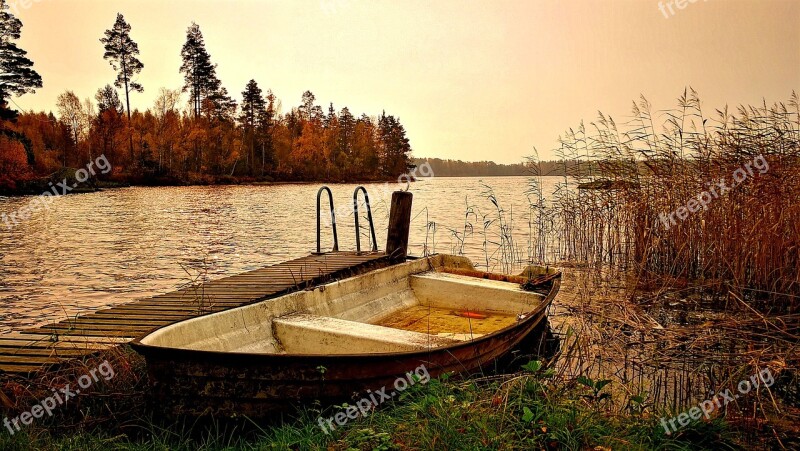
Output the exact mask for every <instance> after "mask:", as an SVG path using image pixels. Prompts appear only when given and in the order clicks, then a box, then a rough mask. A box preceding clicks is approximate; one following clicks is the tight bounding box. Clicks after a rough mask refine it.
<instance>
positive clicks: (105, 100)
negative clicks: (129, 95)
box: [94, 85, 124, 114]
mask: <svg viewBox="0 0 800 451" xmlns="http://www.w3.org/2000/svg"><path fill="white" fill-rule="evenodd" d="M94 99H95V100H97V109H98V110H99V114H102V113H103V112H104V111H106V110H113V111H116V112H118V113H122V112H123V111H124V110H123V109H122V102H121V101H120V100H119V94H117V90H116V89H114V88H112V87H111V85H106V86H105V87H103V88H100V89H98V90H97V94H95V95H94Z"/></svg>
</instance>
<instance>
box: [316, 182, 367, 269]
mask: <svg viewBox="0 0 800 451" xmlns="http://www.w3.org/2000/svg"><path fill="white" fill-rule="evenodd" d="M323 191H325V192H327V193H328V203H329V204H330V211H331V228H332V229H333V249H331V252H338V251H339V236H338V234H337V233H336V212H335V209H334V208H333V193H332V192H331V189H330V188H328V187H327V186H323V187H322V188H320V189H319V191H317V252H316V253H317V254H321V253H322V243H321V216H320V210H321V201H322V192H323ZM359 191H363V192H364V203H365V204H366V206H367V221H369V230H370V234H371V237H372V251H373V252H376V251H377V250H378V241H377V239H376V238H375V224H374V223H373V221H372V207H370V204H369V194H367V189H366V188H364V187H363V186H358V187H356V189H355V191H353V215H354V216H355V222H356V252H358V253H359V254H360V253H361V229H360V227H359V223H358V221H359V214H358V192H359Z"/></svg>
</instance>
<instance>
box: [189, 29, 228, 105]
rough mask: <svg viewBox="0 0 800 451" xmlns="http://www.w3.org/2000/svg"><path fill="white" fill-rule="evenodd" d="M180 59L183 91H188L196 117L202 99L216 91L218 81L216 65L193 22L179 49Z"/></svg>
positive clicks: (201, 34)
mask: <svg viewBox="0 0 800 451" xmlns="http://www.w3.org/2000/svg"><path fill="white" fill-rule="evenodd" d="M181 59H182V60H183V63H182V64H181V69H180V71H181V73H183V77H184V85H183V92H186V91H189V93H190V97H191V99H192V108H193V110H194V115H195V117H197V116H199V115H200V112H201V111H202V108H203V100H204V99H206V98H208V97H210V96H212V95H214V94H215V93H218V91H219V89H220V81H219V79H218V78H217V66H216V64H212V63H211V56H210V55H209V54H208V52H207V51H206V44H205V40H204V39H203V33H202V32H201V31H200V26H199V25H197V24H196V23H194V22H192V25H191V26H190V27H189V29H188V30H187V31H186V43H185V44H183V48H182V49H181Z"/></svg>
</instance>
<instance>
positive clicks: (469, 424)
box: [0, 362, 737, 451]
mask: <svg viewBox="0 0 800 451" xmlns="http://www.w3.org/2000/svg"><path fill="white" fill-rule="evenodd" d="M606 384H607V383H605V384H602V385H601V384H598V383H597V382H594V381H591V380H588V379H586V378H583V379H578V380H568V381H564V380H559V379H558V378H557V377H556V375H555V373H554V371H553V370H552V369H545V368H543V365H542V364H541V363H540V362H530V363H529V364H527V365H525V366H524V369H522V372H520V373H516V374H512V375H503V376H491V377H484V378H479V379H473V380H450V379H448V378H443V379H442V380H435V379H434V380H431V381H430V382H429V383H428V384H427V385H420V384H418V385H415V386H413V387H411V388H410V389H409V390H408V391H406V392H405V393H404V396H403V397H402V398H401V399H400V400H399V401H398V402H396V403H394V404H391V405H388V406H386V407H384V408H381V409H378V410H376V411H374V412H372V413H371V414H370V415H369V416H367V417H363V418H357V419H355V420H351V421H350V423H348V424H346V425H345V426H344V427H341V428H340V429H336V430H334V431H332V432H331V434H330V435H327V434H326V433H325V432H323V431H322V429H320V428H319V427H318V423H317V418H318V416H320V415H321V416H323V417H329V416H330V415H332V414H334V413H336V409H337V408H336V407H331V408H328V409H326V410H325V411H319V410H315V409H309V410H306V411H303V412H300V413H299V414H297V417H296V418H294V419H292V420H290V421H287V422H285V423H284V424H282V425H277V426H262V425H256V424H252V425H250V426H251V427H248V428H247V429H248V430H247V432H245V431H243V430H242V429H238V428H227V429H226V428H225V427H223V426H221V425H219V424H217V425H212V426H210V427H207V429H205V430H202V431H198V430H193V429H192V428H191V427H190V426H175V425H171V426H170V427H168V428H166V427H162V426H159V425H157V422H153V420H152V419H151V420H147V421H141V422H140V423H139V424H138V425H137V426H136V427H135V428H133V429H132V430H131V429H129V432H127V433H122V432H119V431H117V432H109V431H106V432H75V431H73V432H72V433H69V434H67V435H62V436H58V435H54V434H53V433H52V432H50V431H48V430H45V429H41V428H36V427H35V426H34V427H30V428H28V429H26V430H25V431H24V432H22V433H18V434H16V435H14V436H9V435H8V434H2V435H0V448H2V449H7V450H24V449H40V450H108V449H120V450H161V449H164V450H166V449H170V450H187V451H189V450H191V451H194V450H217V449H253V450H273V449H274V450H285V449H297V450H416V449H423V450H426V449H427V450H434V449H436V450H440V449H459V450H461V449H464V450H469V449H475V450H485V449H486V450H529V449H560V450H583V449H596V450H605V449H631V450H638V449H641V450H645V449H664V450H667V449H669V450H683V449H685V450H690V449H691V450H696V449H737V446H736V445H735V443H736V441H735V440H736V434H735V433H733V432H732V431H731V430H730V429H729V428H728V427H727V425H726V423H725V422H724V420H722V419H719V418H717V419H713V420H711V421H708V422H704V421H697V422H694V423H692V424H690V425H688V426H687V427H685V428H683V429H681V430H680V431H679V432H677V433H674V434H672V435H667V434H666V433H665V431H664V429H663V427H662V426H661V425H660V422H659V418H660V416H659V415H657V414H655V413H654V412H649V411H647V409H644V410H640V411H638V412H636V413H634V414H629V415H626V416H620V415H618V414H616V413H615V408H614V407H613V400H612V399H610V396H604V395H606V394H607V393H606V390H607V388H608V385H606ZM340 407H341V406H340Z"/></svg>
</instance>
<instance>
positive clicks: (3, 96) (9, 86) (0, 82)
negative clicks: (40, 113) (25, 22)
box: [0, 0, 42, 120]
mask: <svg viewBox="0 0 800 451" xmlns="http://www.w3.org/2000/svg"><path fill="white" fill-rule="evenodd" d="M8 9H9V5H8V4H7V3H6V1H5V0H0V120H14V119H16V117H17V112H16V111H14V110H12V109H10V108H8V99H9V98H10V97H11V95H18V96H20V95H23V94H27V93H33V92H35V91H36V88H41V87H42V77H41V76H40V75H39V74H38V73H37V72H36V71H35V70H34V69H33V61H31V60H30V59H28V57H27V56H25V55H27V52H26V51H25V50H22V49H21V48H19V47H17V44H16V43H15V42H14V41H16V40H17V39H19V38H20V36H21V32H22V22H21V21H20V20H19V19H17V18H16V17H14V15H13V14H11V13H10V12H8V11H7V10H8Z"/></svg>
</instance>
